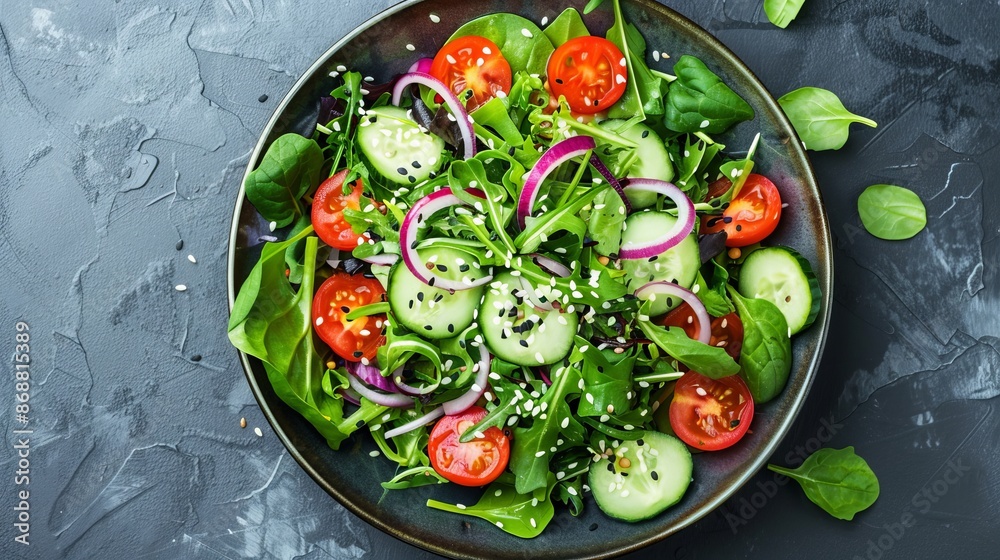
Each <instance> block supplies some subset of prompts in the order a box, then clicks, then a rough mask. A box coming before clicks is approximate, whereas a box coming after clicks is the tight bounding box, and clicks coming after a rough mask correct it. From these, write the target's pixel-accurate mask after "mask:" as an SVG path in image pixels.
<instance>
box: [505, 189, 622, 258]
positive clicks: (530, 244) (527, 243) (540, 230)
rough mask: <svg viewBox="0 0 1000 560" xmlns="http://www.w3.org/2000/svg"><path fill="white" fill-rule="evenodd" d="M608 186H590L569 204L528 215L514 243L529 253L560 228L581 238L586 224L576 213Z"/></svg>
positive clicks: (523, 251)
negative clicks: (524, 226)
mask: <svg viewBox="0 0 1000 560" xmlns="http://www.w3.org/2000/svg"><path fill="white" fill-rule="evenodd" d="M609 188H611V187H609V186H608V185H606V184H601V185H599V186H594V187H591V188H589V189H587V190H586V191H585V192H584V193H583V194H582V195H580V196H577V197H576V198H575V199H574V200H573V201H571V202H570V203H569V204H565V205H563V206H560V207H558V208H553V209H552V210H550V211H548V212H546V213H545V214H543V215H541V216H539V217H537V218H536V217H530V216H529V217H528V218H527V219H526V220H525V222H526V225H527V227H526V228H525V229H524V231H522V232H521V233H520V234H519V235H518V236H517V238H516V239H514V245H515V246H517V247H518V248H519V250H520V252H521V253H531V252H533V251H534V250H535V249H537V248H538V246H539V245H541V244H542V242H543V241H544V240H545V238H546V237H547V236H549V235H552V234H554V233H555V232H557V231H561V230H568V231H571V232H575V233H576V234H577V236H578V237H579V238H580V239H583V235H582V234H583V233H584V232H586V230H587V226H586V224H583V221H582V220H580V219H579V218H577V217H576V215H577V214H578V213H579V212H580V210H582V209H583V207H584V206H586V205H588V204H590V203H591V202H592V201H593V200H594V198H595V197H597V195H599V194H601V193H602V192H604V191H605V190H606V189H609ZM580 226H582V228H581V227H580ZM581 229H582V231H581Z"/></svg>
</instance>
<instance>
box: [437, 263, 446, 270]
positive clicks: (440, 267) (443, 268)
mask: <svg viewBox="0 0 1000 560" xmlns="http://www.w3.org/2000/svg"><path fill="white" fill-rule="evenodd" d="M437 267H438V270H440V271H441V272H448V267H447V266H445V265H443V264H439V265H437Z"/></svg>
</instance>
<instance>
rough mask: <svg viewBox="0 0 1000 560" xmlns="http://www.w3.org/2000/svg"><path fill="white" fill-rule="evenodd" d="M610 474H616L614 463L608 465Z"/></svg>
mask: <svg viewBox="0 0 1000 560" xmlns="http://www.w3.org/2000/svg"><path fill="white" fill-rule="evenodd" d="M608 472H612V473H613V472H615V464H614V463H608Z"/></svg>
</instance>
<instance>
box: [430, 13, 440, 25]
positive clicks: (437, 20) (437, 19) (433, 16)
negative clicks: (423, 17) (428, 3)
mask: <svg viewBox="0 0 1000 560" xmlns="http://www.w3.org/2000/svg"><path fill="white" fill-rule="evenodd" d="M430 18H431V21H432V22H434V23H441V17H440V16H438V15H437V14H431V15H430Z"/></svg>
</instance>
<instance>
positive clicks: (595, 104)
mask: <svg viewBox="0 0 1000 560" xmlns="http://www.w3.org/2000/svg"><path fill="white" fill-rule="evenodd" d="M597 103H598V100H597V99H595V100H594V107H597Z"/></svg>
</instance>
